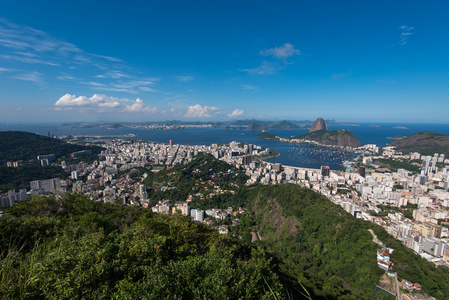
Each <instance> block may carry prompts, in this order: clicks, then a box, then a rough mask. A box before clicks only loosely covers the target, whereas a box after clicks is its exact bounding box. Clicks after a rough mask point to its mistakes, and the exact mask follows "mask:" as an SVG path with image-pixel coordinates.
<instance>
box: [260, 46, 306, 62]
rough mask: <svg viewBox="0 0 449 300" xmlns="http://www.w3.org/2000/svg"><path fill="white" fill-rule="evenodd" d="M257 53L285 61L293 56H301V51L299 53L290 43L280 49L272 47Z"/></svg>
mask: <svg viewBox="0 0 449 300" xmlns="http://www.w3.org/2000/svg"><path fill="white" fill-rule="evenodd" d="M259 53H260V55H264V56H270V55H271V56H273V57H275V58H280V59H286V58H288V57H291V56H294V55H301V51H299V50H298V49H295V46H293V45H292V44H290V43H285V44H284V45H283V46H281V47H274V48H271V49H267V50H264V51H260V52H259Z"/></svg>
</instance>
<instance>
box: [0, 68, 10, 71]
mask: <svg viewBox="0 0 449 300" xmlns="http://www.w3.org/2000/svg"><path fill="white" fill-rule="evenodd" d="M8 71H11V70H9V69H5V68H0V72H8Z"/></svg>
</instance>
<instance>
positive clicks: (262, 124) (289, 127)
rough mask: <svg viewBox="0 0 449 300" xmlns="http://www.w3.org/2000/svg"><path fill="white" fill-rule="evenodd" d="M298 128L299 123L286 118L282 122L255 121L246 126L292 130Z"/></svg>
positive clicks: (248, 128) (255, 128)
mask: <svg viewBox="0 0 449 300" xmlns="http://www.w3.org/2000/svg"><path fill="white" fill-rule="evenodd" d="M298 128H300V127H299V126H298V125H296V124H293V123H292V122H289V121H285V120H284V121H281V122H260V121H253V122H251V123H250V124H249V125H248V126H247V127H246V129H247V130H270V129H283V130H292V129H298Z"/></svg>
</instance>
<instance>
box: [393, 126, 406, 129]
mask: <svg viewBox="0 0 449 300" xmlns="http://www.w3.org/2000/svg"><path fill="white" fill-rule="evenodd" d="M393 128H394V129H408V127H405V126H395V127H393Z"/></svg>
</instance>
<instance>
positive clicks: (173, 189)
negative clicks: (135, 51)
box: [145, 155, 248, 208]
mask: <svg viewBox="0 0 449 300" xmlns="http://www.w3.org/2000/svg"><path fill="white" fill-rule="evenodd" d="M247 179H248V177H247V176H246V175H245V173H244V172H243V171H241V170H238V169H236V168H233V167H232V166H230V165H228V164H227V163H225V162H223V161H219V160H217V159H215V158H214V157H213V156H211V155H199V156H197V157H196V158H195V159H194V160H193V161H192V162H190V163H189V164H186V165H181V166H177V167H174V168H171V169H163V170H161V171H159V172H158V173H152V172H150V173H149V175H148V177H147V178H146V179H145V185H146V187H147V189H148V196H149V198H150V199H151V200H152V203H155V202H157V201H159V200H162V199H168V200H172V201H185V200H187V198H188V196H189V195H194V194H196V193H200V194H202V195H203V196H204V198H205V197H206V195H207V194H209V193H213V190H214V189H215V186H220V188H221V189H222V190H227V191H231V190H232V191H237V190H238V187H241V186H243V185H244V184H245V182H246V180H247ZM162 187H167V188H168V189H167V191H161V188H162ZM217 197H220V198H219V199H218V198H217V199H214V201H215V202H216V204H217V206H212V207H220V208H225V205H226V203H225V202H226V201H225V200H224V199H227V198H228V197H229V195H228V194H220V195H217Z"/></svg>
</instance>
